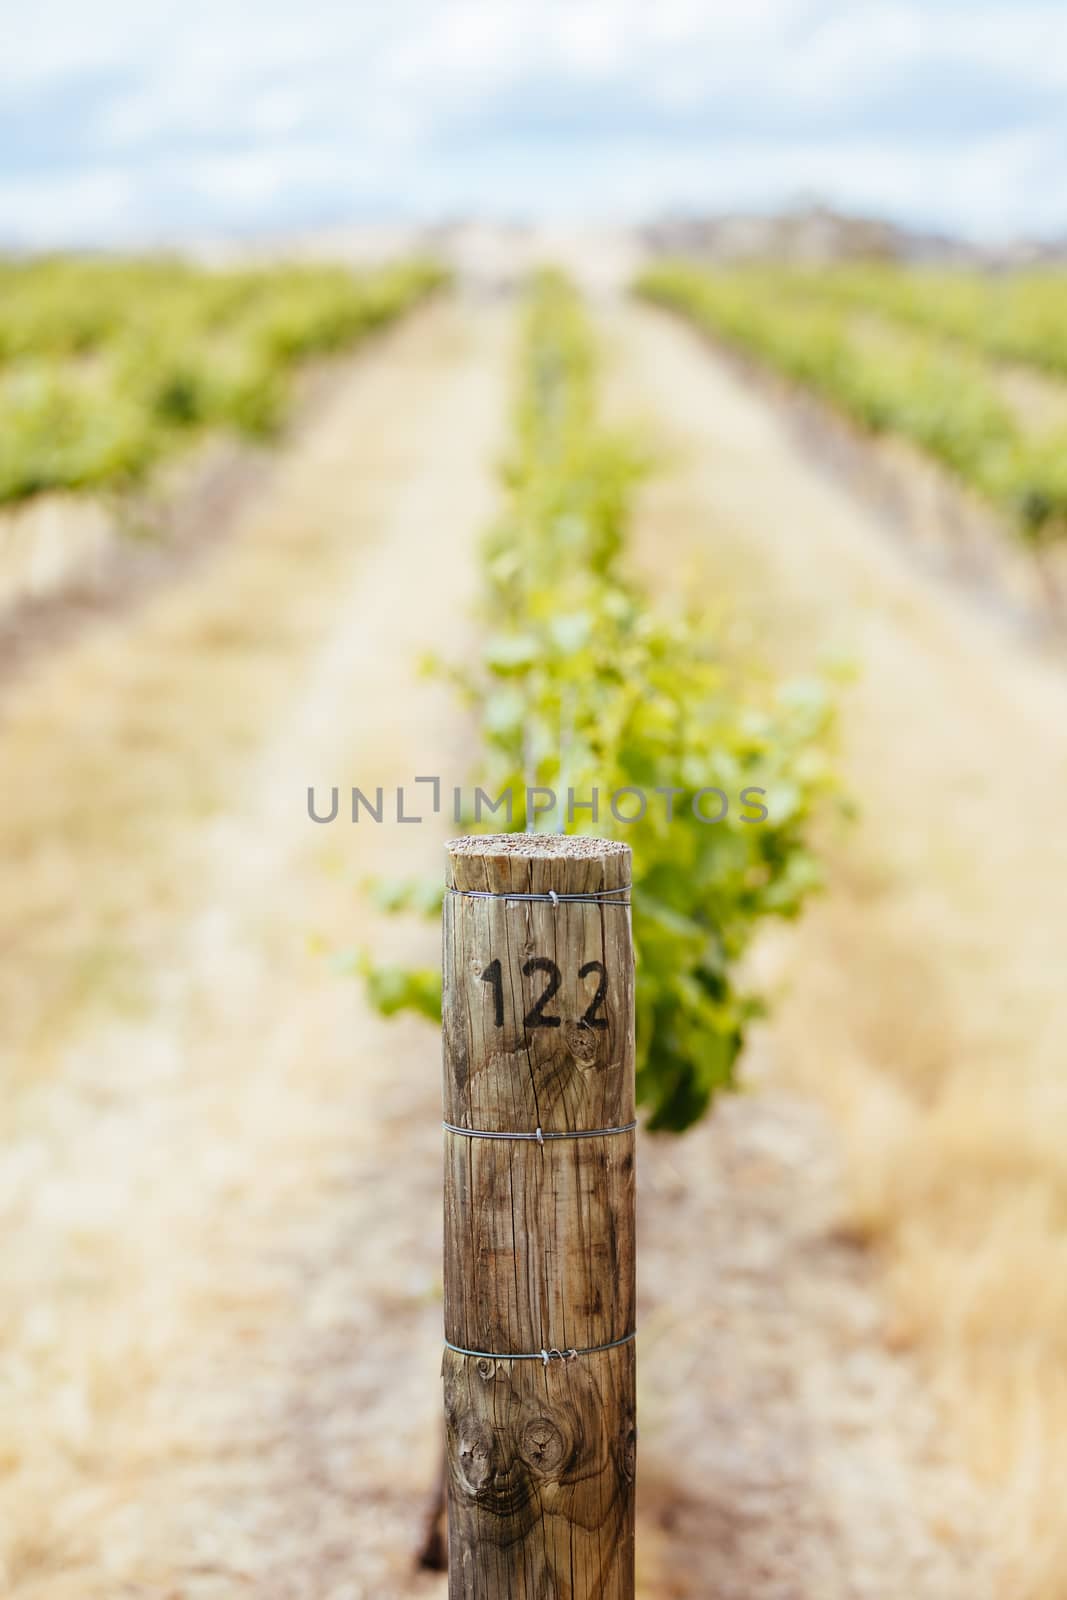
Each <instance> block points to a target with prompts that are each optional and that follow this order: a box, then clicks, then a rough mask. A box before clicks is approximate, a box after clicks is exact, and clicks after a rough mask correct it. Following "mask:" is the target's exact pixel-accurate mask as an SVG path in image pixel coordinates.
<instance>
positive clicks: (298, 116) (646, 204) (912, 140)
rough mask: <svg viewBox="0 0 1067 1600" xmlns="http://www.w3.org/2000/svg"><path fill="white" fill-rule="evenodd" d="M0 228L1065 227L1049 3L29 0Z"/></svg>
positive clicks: (9, 63)
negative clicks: (507, 224)
mask: <svg viewBox="0 0 1067 1600" xmlns="http://www.w3.org/2000/svg"><path fill="white" fill-rule="evenodd" d="M0 4H2V5H3V7H4V8H5V10H6V11H7V12H8V27H7V29H6V30H5V31H6V34H7V43H6V45H5V47H4V48H3V50H0V240H2V241H3V242H5V243H8V244H10V243H15V244H19V245H24V246H27V245H28V246H34V247H51V246H56V245H63V244H129V243H132V242H145V241H149V242H159V241H166V240H172V239H173V240H181V239H194V238H200V237H217V236H218V235H220V234H228V233H238V232H239V233H242V234H256V233H266V234H274V233H277V232H284V231H287V230H290V229H306V228H313V227H325V226H332V225H336V224H343V223H345V222H366V221H374V220H383V221H402V220H409V219H410V220H438V219H442V218H448V217H455V216H458V215H470V214H477V215H482V216H489V217H496V218H501V219H530V218H551V219H555V220H568V219H580V220H584V221H599V220H604V221H612V220H634V219H639V218H647V217H654V216H661V215H664V214H668V213H678V212H687V213H707V212H718V211H723V210H755V211H765V210H770V209H777V208H779V207H782V206H788V205H792V204H796V203H800V202H809V201H812V200H816V199H817V200H820V201H823V202H825V203H828V204H833V205H837V206H839V207H842V208H845V209H848V210H852V211H859V212H861V213H863V214H866V215H878V216H887V217H890V218H892V219H894V220H897V221H900V222H904V223H908V224H911V225H916V226H920V227H925V228H933V229H938V230H944V231H950V232H955V233H962V234H965V235H968V236H971V237H975V238H982V239H997V238H1002V237H1004V236H1007V235H1015V234H1019V233H1026V234H1032V235H1057V234H1059V235H1067V0H1054V3H1049V0H1040V3H1030V0H988V3H985V0H967V3H962V0H961V3H958V0H869V3H865V0H850V3H839V0H734V3H724V0H485V3H479V4H474V3H471V0H442V3H437V4H431V3H427V0H373V3H363V0H345V3H336V0H245V3H238V0H213V3H211V4H204V3H202V0H184V3H174V0H36V3H30V4H26V5H23V6H21V7H19V12H18V15H17V19H16V17H15V0H0Z"/></svg>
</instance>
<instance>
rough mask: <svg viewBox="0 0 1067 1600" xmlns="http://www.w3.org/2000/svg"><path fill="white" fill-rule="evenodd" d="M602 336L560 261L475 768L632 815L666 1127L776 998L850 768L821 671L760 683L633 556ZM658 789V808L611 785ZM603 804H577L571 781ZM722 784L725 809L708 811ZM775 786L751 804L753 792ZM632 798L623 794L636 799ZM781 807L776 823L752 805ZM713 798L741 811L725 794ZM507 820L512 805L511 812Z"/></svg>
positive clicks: (522, 433) (477, 688)
mask: <svg viewBox="0 0 1067 1600" xmlns="http://www.w3.org/2000/svg"><path fill="white" fill-rule="evenodd" d="M595 378H596V351H595V348H594V345H593V342H592V338H591V334H590V330H589V328H588V325H587V323H586V321H585V318H584V315H583V313H582V310H581V307H580V304H579V302H578V301H577V298H576V296H575V295H574V293H573V291H572V290H571V289H570V288H569V286H568V285H567V284H566V283H565V282H563V281H561V280H560V279H558V278H555V277H545V278H543V279H541V280H540V281H539V282H538V284H537V286H536V289H535V291H534V293H533V295H532V297H531V301H530V306H529V310H528V314H527V322H526V327H525V334H524V340H523V347H522V361H521V380H520V388H519V397H518V405H517V438H516V441H515V446H514V450H513V453H512V456H511V458H510V459H509V461H508V463H507V465H506V468H505V482H506V484H507V489H508V494H507V501H506V509H505V512H504V515H503V517H502V518H501V520H500V522H499V524H498V525H497V526H496V527H495V528H494V529H493V531H492V532H491V534H490V536H489V538H488V540H487V541H486V544H485V548H484V566H485V583H484V602H483V609H484V616H485V621H486V624H487V626H488V628H489V629H490V630H491V631H488V632H487V637H486V641H485V645H484V649H483V652H482V657H481V661H480V663H479V665H478V667H477V669H476V670H475V671H474V672H472V673H470V674H469V675H467V676H466V677H464V678H463V680H462V681H463V687H464V689H465V692H466V695H467V697H468V699H469V701H470V702H471V703H472V704H473V706H474V708H475V710H476V713H477V715H478V719H479V723H480V727H481V734H482V746H483V760H482V764H481V767H480V770H479V772H478V774H477V781H478V782H479V783H480V784H481V785H482V786H483V787H485V788H486V790H487V791H489V792H490V793H491V794H493V795H494V796H495V795H497V794H499V793H500V792H501V791H502V790H504V789H506V788H510V789H511V790H512V791H513V793H514V795H515V798H516V802H517V804H516V809H515V813H514V816H513V820H512V826H514V827H515V828H522V827H523V826H524V825H525V823H526V818H525V816H524V815H523V813H522V797H523V795H524V792H525V789H526V787H527V786H528V785H544V786H547V787H550V788H552V789H554V790H555V791H556V793H557V794H558V795H559V796H560V797H561V800H562V802H563V806H564V815H562V816H560V815H558V814H557V816H556V817H553V818H548V817H545V818H540V819H538V825H539V826H545V825H551V824H553V823H556V822H561V823H563V824H566V825H567V826H568V828H569V831H579V832H580V831H586V832H592V833H600V834H612V835H615V836H617V837H621V838H623V839H625V840H626V842H627V843H629V844H630V845H631V846H632V848H633V852H634V895H633V907H634V909H633V916H634V939H635V946H636V951H637V1025H638V1026H637V1037H638V1065H637V1088H638V1096H639V1099H640V1101H641V1102H642V1103H643V1104H644V1105H646V1106H647V1107H648V1108H649V1111H650V1125H651V1126H652V1127H655V1128H671V1129H681V1128H684V1127H686V1126H688V1125H689V1124H690V1123H691V1122H693V1121H695V1120H696V1118H698V1117H699V1116H700V1115H701V1114H702V1113H703V1111H704V1110H705V1109H706V1107H707V1106H708V1104H709V1102H710V1100H711V1099H712V1097H713V1095H714V1094H715V1092H716V1091H717V1090H719V1089H721V1088H724V1087H726V1086H728V1085H729V1084H731V1083H732V1082H733V1076H734V1069H735V1064H736V1061H737V1056H738V1052H739V1050H740V1047H741V1043H742V1040H743V1037H744V1031H745V1026H746V1023H747V1022H748V1020H749V1018H750V1017H751V1016H752V1015H753V1014H754V1011H755V1010H756V1008H757V1007H756V1002H755V1001H754V1000H753V998H752V997H751V996H749V995H748V994H746V993H745V992H744V990H743V989H742V988H741V986H740V985H739V980H738V963H739V962H740V960H741V958H742V957H743V955H744V953H745V951H746V950H747V949H748V947H749V945H750V943H751V939H752V936H753V934H754V933H755V931H756V929H757V928H758V927H759V925H760V924H761V922H762V921H763V920H764V919H765V918H766V917H767V916H769V915H775V916H785V917H791V916H794V915H795V914H796V913H797V912H798V911H799V909H800V907H801V905H802V904H803V902H804V900H805V898H806V896H807V895H808V893H809V892H810V891H811V890H812V888H813V887H814V886H815V885H816V883H817V882H818V877H819V875H818V869H817V865H816V862H815V860H814V858H813V856H812V854H811V853H810V851H809V849H808V847H807V845H806V837H807V833H808V827H809V823H810V820H811V817H812V813H813V810H814V808H815V807H816V805H817V803H818V801H819V799H820V798H821V797H822V796H823V795H824V794H825V792H826V791H827V789H828V788H829V787H830V784H831V775H830V770H829V766H828V762H827V758H826V755H825V750H824V736H825V734H826V730H827V724H828V719H829V714H830V708H829V706H828V703H827V697H826V694H825V692H824V690H823V689H822V687H821V686H820V685H818V684H806V685H793V686H790V687H787V688H783V689H782V690H781V691H779V692H777V693H775V692H770V693H767V694H765V695H762V696H760V695H757V694H755V693H754V692H751V691H748V690H746V688H745V686H744V685H743V684H742V683H741V682H740V681H739V678H738V669H737V666H736V664H733V663H729V662H727V661H725V660H724V659H722V657H721V655H720V653H719V651H718V650H717V648H716V644H715V641H714V639H713V638H711V637H710V636H709V635H708V633H707V631H706V629H705V628H704V627H702V626H701V624H700V623H699V621H698V620H696V619H692V618H686V617H672V616H664V615H658V614H657V613H656V612H655V611H654V610H653V609H652V608H651V607H650V605H649V602H648V599H647V597H646V596H645V595H644V594H643V593H642V592H641V591H640V590H639V589H638V588H637V587H636V586H635V585H634V584H633V583H631V582H629V581H628V580H627V578H626V577H625V575H624V572H623V570H622V557H623V554H624V544H625V537H626V531H627V522H628V518H629V513H630V503H631V498H632V494H633V491H634V489H635V487H636V485H637V483H638V481H639V479H640V477H641V476H642V474H643V473H644V472H645V471H646V470H647V462H645V461H643V460H642V458H641V456H640V454H639V452H637V451H635V450H634V449H633V448H632V446H631V445H630V444H629V443H628V442H627V441H626V440H625V439H622V438H620V437H617V436H614V435H611V434H608V433H606V432H605V431H604V430H603V429H602V428H601V427H600V425H599V424H598V422H597V420H596V391H595ZM634 786H640V787H641V788H642V789H643V790H645V791H647V792H649V793H650V794H651V791H652V790H654V789H656V788H662V789H668V788H671V789H674V790H675V793H674V795H673V801H672V804H673V813H674V814H673V818H672V819H668V803H667V799H666V796H660V797H655V796H654V797H652V798H653V801H654V803H650V804H649V805H648V807H647V810H646V812H645V815H644V817H643V818H642V819H641V820H638V821H634V822H632V823H626V822H622V821H620V820H619V819H618V818H617V817H616V816H614V815H613V813H612V811H611V809H610V808H609V803H608V797H609V796H610V795H611V794H613V793H617V791H619V790H621V789H623V788H626V787H634ZM594 788H596V789H598V790H599V793H600V797H601V809H600V813H599V815H598V817H596V818H593V817H592V816H591V815H590V814H589V812H588V811H586V812H576V813H575V815H574V817H572V818H568V817H567V816H566V814H565V808H566V796H567V791H568V789H573V790H574V791H575V797H576V798H577V799H579V800H587V799H588V798H589V796H590V794H591V792H592V790H593V789H594ZM711 788H718V789H722V790H723V791H724V793H725V795H726V796H727V797H728V802H729V810H728V812H727V815H726V816H725V817H724V818H723V820H722V821H720V822H718V823H712V822H707V821H701V820H699V819H698V817H697V816H696V815H695V813H694V810H693V800H694V796H695V795H696V794H697V793H698V791H700V790H703V789H711ZM746 788H753V789H759V790H760V791H762V794H761V795H760V796H759V797H752V803H751V804H750V805H749V806H747V807H744V806H742V805H741V803H740V796H741V791H742V790H744V789H746ZM636 804H637V802H636V799H635V797H633V796H630V797H627V799H626V800H624V801H622V802H621V803H620V806H619V809H620V811H623V812H625V811H627V810H628V809H629V810H635V809H636ZM760 804H762V805H765V806H766V808H767V812H768V817H767V820H765V821H757V820H754V819H755V818H756V817H757V816H758V809H757V808H758V806H759V805H760ZM703 809H704V812H705V814H706V815H708V816H714V815H716V814H717V812H718V811H719V810H720V809H721V805H720V803H719V802H718V801H717V800H716V799H715V798H714V797H713V798H710V799H709V798H707V797H705V799H704V801H703ZM496 825H497V824H495V823H494V824H493V826H496Z"/></svg>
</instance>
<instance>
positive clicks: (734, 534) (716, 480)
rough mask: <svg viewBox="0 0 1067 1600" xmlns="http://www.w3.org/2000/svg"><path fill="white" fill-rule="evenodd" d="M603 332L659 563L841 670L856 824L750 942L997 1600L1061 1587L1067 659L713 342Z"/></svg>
mask: <svg viewBox="0 0 1067 1600" xmlns="http://www.w3.org/2000/svg"><path fill="white" fill-rule="evenodd" d="M620 334H621V335H622V336H623V337H624V338H625V340H626V343H627V344H628V345H630V346H631V351H630V354H629V356H628V357H627V358H626V359H627V360H628V361H630V362H631V363H632V362H633V361H634V360H635V354H634V352H635V351H636V352H637V355H636V359H639V361H640V363H641V365H640V370H641V372H642V374H643V377H644V380H645V386H646V395H647V399H646V404H647V405H648V407H649V408H650V409H651V408H654V409H655V411H656V412H658V413H659V414H660V415H661V416H662V417H663V419H664V433H665V438H666V442H667V444H668V446H669V447H670V448H671V450H672V451H673V452H674V454H675V457H676V459H677V460H678V461H679V462H680V463H682V470H681V471H680V472H679V473H677V474H676V475H675V477H674V479H673V481H671V482H667V483H665V484H663V485H661V487H660V488H659V489H658V490H655V491H654V492H653V493H652V494H651V495H650V497H649V502H648V507H647V515H646V526H647V530H648V537H649V541H650V543H649V548H648V550H647V552H646V561H647V566H648V569H649V572H650V574H656V573H658V574H659V579H660V581H663V564H662V560H661V559H660V558H659V557H658V556H657V544H658V546H659V548H662V541H663V539H664V538H665V537H667V536H668V530H669V537H671V539H672V540H680V541H682V545H683V547H684V548H687V549H688V552H689V562H690V566H689V569H688V571H687V572H686V576H687V578H688V582H689V587H690V589H692V588H693V587H694V586H697V587H698V588H699V589H701V590H703V591H704V592H708V593H714V592H716V590H717V589H718V588H719V587H720V586H721V584H722V582H723V580H724V579H725V582H726V585H727V587H728V589H730V590H733V591H734V592H735V594H736V595H737V596H738V601H739V605H740V609H741V612H742V614H743V615H745V616H747V617H748V618H749V623H748V631H749V633H750V635H754V636H755V637H756V638H758V639H760V640H762V642H763V645H764V648H765V649H766V650H767V651H768V652H769V653H770V654H771V655H772V656H773V657H774V658H775V659H776V660H777V661H778V662H779V664H783V665H790V666H794V667H796V666H801V665H804V666H808V667H810V666H811V665H813V664H815V663H817V662H818V660H819V659H820V658H826V657H835V658H841V657H845V658H848V659H850V660H851V661H852V662H853V663H854V664H855V665H856V667H857V668H858V678H857V681H856V683H855V685H854V686H853V687H852V688H851V689H849V690H848V691H847V693H846V695H845V699H844V710H843V718H842V766H843V771H844V775H845V779H846V782H847V785H848V787H849V789H850V791H851V793H852V795H853V796H854V797H855V799H856V800H857V802H858V805H859V808H860V819H859V821H858V823H857V824H856V825H855V826H853V827H852V828H850V829H846V830H845V831H844V832H842V831H840V830H834V829H831V830H829V832H828V836H827V840H826V849H827V857H828V862H829V869H830V885H831V887H830V892H829V894H828V895H827V896H826V898H825V899H824V900H823V902H822V903H821V904H820V905H818V906H817V907H816V908H815V909H813V911H812V912H811V913H810V914H809V915H808V917H807V918H806V919H805V921H804V923H803V925H802V928H801V929H800V930H798V931H797V932H795V933H794V932H792V931H790V932H788V933H786V934H784V935H781V936H775V938H774V940H773V941H771V943H770V944H769V945H768V946H767V947H766V948H765V949H764V951H763V952H762V955H761V968H762V970H763V972H764V974H766V975H770V976H771V978H772V981H773V983H774V986H775V989H776V993H777V997H778V998H777V1007H776V1011H775V1016H774V1019H773V1022H772V1024H771V1026H770V1030H769V1039H770V1043H771V1047H772V1052H773V1056H774V1058H775V1060H776V1061H777V1063H778V1066H777V1072H778V1074H779V1076H780V1077H781V1078H784V1079H785V1081H787V1082H789V1083H791V1084H793V1085H794V1086H796V1087H799V1088H801V1089H803V1090H804V1092H806V1093H811V1094H814V1095H817V1096H819V1097H820V1098H822V1099H824V1100H825V1101H826V1102H828V1104H829V1105H830V1107H831V1108H832V1110H833V1112H834V1114H835V1116H836V1119H837V1122H838V1125H839V1127H840V1129H841V1133H842V1139H843V1149H844V1155H845V1161H846V1182H847V1185H848V1194H849V1216H848V1222H847V1227H848V1230H849V1232H850V1233H851V1234H852V1235H853V1236H855V1237H856V1238H857V1239H858V1240H862V1241H863V1242H865V1243H867V1244H869V1245H871V1246H873V1247H874V1248H875V1249H876V1250H877V1252H878V1254H879V1255H880V1258H881V1260H882V1261H883V1263H884V1265H885V1269H886V1274H887V1279H888V1283H887V1289H888V1296H889V1303H890V1306H891V1308H892V1309H891V1315H890V1319H889V1323H888V1327H887V1338H888V1340H889V1342H890V1343H891V1344H892V1345H894V1346H896V1347H898V1348H900V1349H902V1350H907V1351H911V1352H914V1354H915V1356H916V1357H917V1358H918V1359H920V1360H921V1361H922V1363H923V1366H924V1369H925V1371H926V1372H927V1373H928V1374H929V1377H930V1380H931V1383H932V1385H933V1387H934V1392H935V1393H936V1395H937V1396H938V1397H939V1398H940V1401H941V1405H942V1410H943V1415H944V1416H945V1418H946V1420H947V1421H948V1422H949V1424H950V1425H951V1428H952V1430H953V1433H954V1436H955V1439H956V1448H957V1450H958V1452H959V1453H960V1454H961V1456H963V1457H964V1458H965V1459H966V1460H967V1461H968V1462H969V1463H970V1466H971V1468H972V1470H973V1471H974V1472H975V1474H976V1475H977V1476H978V1477H979V1478H981V1479H982V1480H983V1481H984V1482H985V1483H987V1484H988V1485H989V1486H990V1502H989V1511H988V1517H987V1521H986V1532H987V1534H988V1537H989V1539H990V1542H991V1544H993V1545H995V1546H996V1547H998V1548H999V1549H1000V1550H1001V1551H1002V1552H1004V1553H1005V1554H1006V1556H1007V1559H1008V1560H1009V1562H1010V1570H1011V1573H1012V1576H1011V1578H1010V1580H1009V1581H1008V1584H1007V1587H1006V1590H1005V1596H1006V1600H1064V1597H1065V1596H1067V1521H1065V1518H1064V1515H1063V1506H1064V1503H1065V1502H1067V1141H1065V1139H1064V1129H1065V1128H1067V1053H1065V1047H1064V1043H1063V1041H1064V1039H1065V1038H1067V984H1065V983H1064V979H1063V950H1064V945H1063V929H1064V928H1065V927H1067V808H1065V805H1064V799H1063V796H1064V794H1065V793H1067V676H1065V674H1064V672H1063V667H1062V664H1061V663H1060V662H1058V661H1055V660H1049V661H1048V662H1042V660H1040V659H1039V658H1038V657H1037V656H1036V655H1034V654H1033V653H1032V651H1031V650H1030V649H1029V648H1028V647H1025V646H1022V645H1020V644H1019V643H1018V642H1017V641H1016V640H1014V639H1012V638H1010V637H1008V635H1007V634H1006V632H1003V631H998V629H997V627H996V626H995V625H994V624H993V623H992V621H990V620H989V619H987V618H985V617H981V616H978V615H976V614H971V613H970V612H969V611H967V609H966V607H965V605H964V604H963V603H962V602H961V601H960V599H959V597H957V596H955V595H954V594H953V592H952V590H951V589H950V588H949V587H948V586H937V585H935V583H934V582H933V581H932V580H931V579H930V578H929V577H928V576H926V575H924V574H923V573H921V572H920V571H919V570H918V569H917V568H915V567H913V566H912V565H911V564H910V562H909V560H908V558H907V553H906V552H905V551H904V550H901V549H899V548H896V549H895V548H894V547H893V545H892V542H891V540H890V539H889V538H888V537H887V534H886V530H885V528H884V527H882V526H879V525H878V522H877V520H876V518H875V517H874V516H873V514H872V513H871V512H870V511H868V510H865V509H864V507H863V506H862V505H861V504H860V503H858V502H857V501H856V500H855V499H853V498H852V497H851V496H850V495H849V494H848V493H847V492H846V490H845V489H844V488H842V487H839V486H837V485H835V484H834V483H832V482H831V481H829V479H828V478H827V476H826V474H825V471H820V470H816V469H815V468H813V467H812V466H810V465H809V464H808V463H807V462H805V460H804V459H803V458H802V456H801V455H800V453H799V450H798V447H797V444H796V440H795V437H794V436H793V435H791V434H790V432H789V431H788V429H787V428H786V427H785V426H784V425H783V423H782V422H781V420H780V419H779V418H777V417H776V416H775V414H774V413H773V411H772V410H771V409H770V408H769V407H768V406H767V404H766V402H765V401H763V400H761V399H760V398H758V397H757V396H756V395H755V394H754V393H753V392H751V391H749V390H746V388H745V387H744V385H743V384H742V383H740V382H739V381H738V380H737V378H736V377H734V376H732V375H731V374H729V373H728V372H727V371H726V370H725V369H724V368H723V367H722V366H721V365H720V364H719V363H717V362H716V361H715V359H714V357H713V356H712V355H711V354H710V353H709V352H708V350H707V348H706V346H701V345H700V344H699V343H698V342H697V341H696V340H695V339H693V338H692V337H691V336H689V335H687V334H686V332H685V331H684V330H683V329H681V328H679V327H676V326H672V325H670V324H668V323H667V322H666V321H665V320H664V319H662V318H660V317H657V316H656V315H655V314H654V313H650V312H647V311H642V310H635V311H632V312H627V313H626V317H625V322H624V324H623V327H622V328H621V329H620ZM681 570H682V571H683V572H685V570H686V569H685V564H684V562H683V564H682V568H681ZM676 576H677V569H676Z"/></svg>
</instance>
